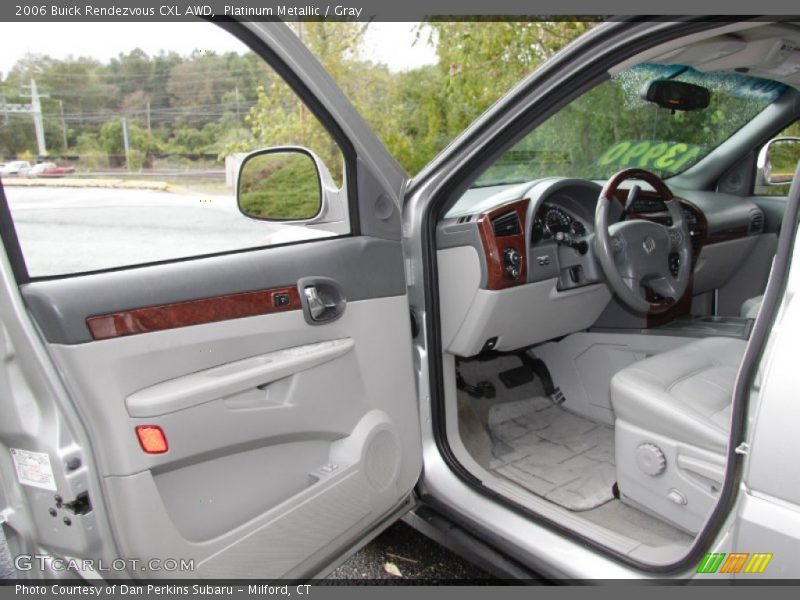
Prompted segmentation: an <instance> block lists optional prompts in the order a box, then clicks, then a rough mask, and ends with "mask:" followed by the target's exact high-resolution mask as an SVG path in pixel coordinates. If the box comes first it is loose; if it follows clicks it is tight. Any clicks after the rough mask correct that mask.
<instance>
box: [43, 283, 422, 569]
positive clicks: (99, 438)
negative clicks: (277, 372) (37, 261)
mask: <svg viewBox="0 0 800 600" xmlns="http://www.w3.org/2000/svg"><path fill="white" fill-rule="evenodd" d="M407 318H408V304H407V300H406V297H405V296H404V295H401V296H389V297H384V298H375V299H365V300H357V301H354V302H349V303H348V305H347V309H346V310H345V312H344V314H343V315H342V317H341V318H340V319H338V320H336V321H334V322H332V323H330V324H326V325H322V326H310V325H308V324H307V323H306V321H305V319H304V318H303V316H302V313H301V312H300V311H291V312H287V313H283V314H273V315H264V316H256V317H249V318H243V319H235V320H231V321H223V322H218V323H209V324H206V325H200V326H193V327H187V328H180V329H173V330H167V331H160V332H153V333H147V334H143V335H133V336H128V337H121V338H117V339H110V340H104V341H97V342H90V343H85V344H73V345H68V344H51V345H50V349H51V353H52V355H53V357H54V359H55V361H56V363H57V365H58V367H59V368H60V370H61V371H62V372H63V373H65V374H67V384H68V387H69V388H70V389H71V390H72V391H73V396H74V398H75V401H76V403H77V405H78V410H79V411H80V413H81V414H83V415H84V416H85V418H86V425H87V428H88V430H89V432H90V435H91V436H92V437H93V439H95V440H96V442H97V445H98V447H100V448H102V449H103V453H102V455H101V456H99V457H98V462H99V468H100V470H101V471H102V475H103V481H104V485H105V488H106V493H107V495H108V499H109V503H108V504H109V507H110V508H109V510H110V512H111V518H112V522H113V523H115V524H116V526H117V527H116V529H117V533H118V537H119V542H120V545H121V550H122V552H123V553H124V554H125V555H126V556H147V557H174V556H178V557H182V558H190V559H193V560H195V564H196V566H197V569H198V570H199V572H200V574H202V575H204V576H213V577H227V576H236V575H238V576H245V575H246V576H248V577H278V576H281V575H285V574H287V573H289V572H290V571H292V572H295V571H296V569H298V568H300V567H301V566H302V565H303V564H312V563H315V562H321V561H322V558H323V556H324V548H326V547H328V546H330V545H331V544H336V543H337V542H344V541H346V540H348V539H351V538H352V537H353V535H354V533H355V532H357V531H359V530H360V529H364V528H366V527H368V526H370V525H371V524H372V523H374V522H375V521H376V520H378V519H379V518H380V517H381V516H382V515H384V514H386V513H387V512H389V511H391V510H392V509H393V508H395V505H396V504H397V502H398V500H399V499H400V498H402V497H403V496H405V495H407V494H408V493H409V492H410V491H411V489H412V487H413V485H414V484H415V482H416V480H417V477H418V475H419V465H420V460H421V459H420V445H419V434H418V423H417V417H416V410H414V409H413V405H414V402H413V399H414V385H413V380H412V373H411V361H410V358H411V346H410V337H409V335H408V321H407ZM389 340H391V343H387V342H388V341H389ZM326 348H327V349H328V350H329V352H328V354H327V355H324V351H325V349H326ZM282 353H283V354H289V355H295V356H298V355H300V356H301V358H300V359H299V360H296V361H295V363H294V365H291V366H290V367H288V368H287V369H285V370H284V371H283V372H282V373H281V374H283V376H282V377H279V378H278V379H274V380H273V379H272V375H270V374H269V373H266V372H265V373H264V374H263V375H261V376H259V375H258V374H256V375H254V376H251V377H249V378H247V377H244V378H241V379H240V381H239V382H238V383H235V382H234V383H230V384H228V385H224V384H222V385H218V384H216V383H215V382H214V380H215V379H217V380H218V379H224V378H225V377H228V378H235V376H236V374H237V373H242V372H246V371H247V370H248V368H249V370H250V371H253V370H256V371H257V370H258V369H257V367H256V368H253V367H252V366H250V367H248V361H250V363H249V364H250V365H252V364H253V362H252V359H253V357H255V358H256V360H255V364H256V365H258V364H259V361H261V362H262V363H263V361H264V360H273V361H274V362H278V360H277V357H278V356H279V355H280V354H282ZM315 353H316V355H315ZM303 355H306V356H310V358H302V356H303ZM208 380H211V381H210V382H209V381H208ZM215 385H216V386H217V387H214V386H215ZM182 388H183V389H182ZM208 388H210V391H209V389H208ZM214 390H218V391H217V392H216V393H215V391H214ZM170 393H171V394H172V395H173V396H174V397H177V398H178V401H175V402H171V400H170ZM148 397H149V398H150V400H151V402H150V403H149V404H148V402H147V399H148ZM143 398H144V400H143ZM153 398H156V400H157V401H155V402H153V401H152V399H153ZM137 402H138V404H137ZM143 404H144V405H147V408H144V409H143V408H141V406H142V405H143ZM170 409H175V410H172V411H171V412H165V410H166V411H169V410H170ZM143 412H144V413H146V414H148V415H152V416H146V417H139V416H132V413H133V414H136V415H138V414H142V413H143ZM141 424H154V425H158V426H160V427H161V428H162V429H163V430H164V432H165V434H166V436H167V439H168V442H169V445H170V450H169V452H167V453H165V454H157V455H150V454H145V453H144V452H142V450H141V448H140V447H139V443H138V441H137V439H136V436H135V435H134V428H135V426H136V425H141ZM301 532H302V535H301ZM243 569H244V570H243ZM148 575H149V576H155V577H157V576H159V575H160V574H159V573H156V572H154V573H149V574H148ZM168 575H169V576H173V575H174V574H168Z"/></svg>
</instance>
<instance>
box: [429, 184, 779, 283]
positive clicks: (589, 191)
mask: <svg viewBox="0 0 800 600" xmlns="http://www.w3.org/2000/svg"><path fill="white" fill-rule="evenodd" d="M632 183H634V182H630V184H632ZM635 183H638V184H639V185H640V186H641V187H642V188H643V190H645V191H649V189H648V186H647V184H644V183H642V182H635ZM601 189H602V188H601V185H600V182H596V181H589V180H584V179H571V178H550V179H541V180H536V181H531V182H526V183H522V184H508V185H499V186H491V187H483V188H472V189H470V190H467V192H466V193H465V194H464V195H463V196H461V198H459V200H458V201H457V202H456V203H455V204H454V205H453V207H452V208H451V209H450V210H449V211H448V213H447V214H446V216H445V218H444V219H443V220H442V221H441V222H440V223H439V225H438V227H437V247H438V248H440V249H443V248H453V247H458V246H473V247H474V248H475V249H476V250H477V252H478V255H479V256H480V257H481V286H482V287H485V285H486V281H487V272H488V263H487V259H486V256H485V251H484V244H483V241H482V240H481V234H480V231H479V227H478V221H479V218H480V216H481V215H482V214H485V213H487V212H490V211H492V210H493V209H496V208H498V207H500V206H503V205H504V204H506V203H509V202H512V201H515V200H519V199H528V201H529V204H528V208H527V219H526V221H525V232H524V234H525V247H526V249H527V250H528V254H529V256H528V261H527V273H526V274H525V277H524V280H523V281H521V282H520V283H526V282H527V283H532V282H536V281H542V280H544V279H549V278H552V277H557V278H558V279H559V289H568V288H571V287H576V286H581V285H587V284H590V283H596V282H599V281H602V280H603V276H602V273H601V271H600V270H599V266H598V265H597V262H596V260H595V258H594V252H593V250H592V239H593V236H594V212H595V207H596V205H597V198H598V196H599V194H600V191H601ZM624 189H625V188H623V190H624ZM673 193H674V195H675V196H676V197H679V198H681V199H682V200H685V201H686V203H685V204H688V207H689V208H690V209H691V208H693V209H696V210H694V211H693V212H694V213H695V215H694V216H695V217H697V218H696V219H695V220H696V221H698V223H697V224H696V225H697V228H698V231H696V232H695V235H702V237H703V239H702V240H698V242H701V241H702V242H703V243H705V244H706V245H708V244H714V243H716V242H719V241H725V240H727V239H730V238H731V237H736V236H739V237H744V236H748V235H757V234H759V233H761V232H762V231H764V212H763V210H762V209H761V208H760V207H759V206H758V205H757V204H756V203H755V202H753V201H752V200H750V199H747V198H742V197H740V196H735V195H731V194H725V193H720V192H711V191H697V190H683V189H679V188H674V189H673ZM553 209H555V210H553ZM616 211H617V214H618V215H619V214H620V213H621V205H620V206H619V207H618V208H616ZM554 212H555V213H559V212H560V213H562V214H563V215H565V216H566V217H567V218H568V219H569V221H570V223H577V224H579V226H580V228H581V229H582V231H578V232H575V231H572V232H568V234H569V237H570V238H571V239H572V241H578V242H580V241H585V242H586V245H587V248H586V251H585V252H580V251H577V250H576V249H575V248H574V247H571V246H569V245H567V244H564V243H558V242H556V240H555V239H554V235H553V234H554V233H555V232H554V231H553V223H548V222H547V221H546V220H547V218H548V215H550V214H552V213H554ZM637 212H642V213H646V212H653V213H658V212H661V211H660V210H659V209H658V208H657V207H656V208H653V207H652V205H651V206H650V207H649V208H648V209H647V210H644V209H643V210H642V211H637ZM543 220H544V222H542V221H543ZM759 223H760V224H759ZM542 226H544V235H541V230H542ZM548 230H549V231H548ZM699 247H700V246H699V245H698V246H696V248H697V249H699Z"/></svg>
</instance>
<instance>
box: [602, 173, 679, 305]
mask: <svg viewBox="0 0 800 600" xmlns="http://www.w3.org/2000/svg"><path fill="white" fill-rule="evenodd" d="M629 179H637V180H639V181H644V182H645V183H648V184H649V185H650V186H651V187H652V188H653V189H654V190H655V192H656V193H657V194H658V196H659V198H660V199H661V200H663V201H664V204H665V205H666V207H667V210H668V211H669V215H670V217H671V219H672V224H671V225H662V224H660V223H654V222H653V221H647V220H644V219H633V220H629V221H621V222H619V223H613V224H611V225H609V212H610V209H611V206H612V202H616V201H617V197H616V192H617V190H618V189H619V186H620V184H622V182H624V181H627V180H629ZM594 233H595V235H594V247H595V252H596V253H597V258H598V260H599V262H600V266H601V267H602V269H603V272H604V273H605V276H606V281H607V282H608V284H609V285H610V286H611V289H612V290H613V291H614V292H615V293H616V295H617V297H618V298H619V299H620V301H621V302H623V303H624V304H625V305H627V306H628V308H630V309H631V310H633V311H635V312H637V313H641V314H658V313H662V312H665V311H667V310H669V309H670V308H672V306H673V305H674V304H675V303H676V302H677V301H678V300H679V299H680V298H681V297H682V296H683V294H684V293H685V292H686V288H687V286H688V285H689V276H690V269H691V264H692V260H691V258H692V246H691V239H690V237H689V230H688V228H687V226H686V220H685V219H684V217H683V212H682V211H681V207H680V203H679V202H678V201H677V200H676V199H675V198H674V196H673V195H672V192H671V191H670V189H669V188H668V187H667V185H666V184H665V183H664V182H663V181H662V180H661V179H660V178H659V177H658V176H657V175H655V174H653V173H651V172H650V171H645V170H643V169H624V170H622V171H619V172H618V173H616V174H614V175H613V176H612V177H611V178H610V179H609V180H608V181H607V182H606V184H605V186H604V187H603V190H602V191H601V192H600V197H599V198H598V200H597V209H596V211H595V215H594ZM670 255H677V259H678V272H677V275H673V274H672V271H671V269H670ZM673 260H674V258H673ZM648 291H649V292H650V293H649V294H648ZM653 293H654V294H656V295H657V296H655V297H656V298H657V299H656V300H653V297H654V296H653Z"/></svg>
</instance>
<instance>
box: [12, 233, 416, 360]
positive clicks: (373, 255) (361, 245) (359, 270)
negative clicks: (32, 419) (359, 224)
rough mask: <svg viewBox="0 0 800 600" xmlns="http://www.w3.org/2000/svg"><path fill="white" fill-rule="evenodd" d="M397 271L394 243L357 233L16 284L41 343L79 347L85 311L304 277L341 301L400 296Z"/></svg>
mask: <svg viewBox="0 0 800 600" xmlns="http://www.w3.org/2000/svg"><path fill="white" fill-rule="evenodd" d="M367 273H368V274H369V276H365V274H367ZM402 273H403V249H402V246H401V244H400V242H393V241H387V240H382V239H379V238H370V237H364V236H359V237H351V238H344V239H337V240H320V241H315V242H313V243H307V244H302V245H300V246H284V247H278V248H265V249H263V250H254V251H249V252H239V253H236V254H228V255H223V256H214V257H209V258H204V259H192V260H187V261H182V262H174V263H167V264H162V265H153V266H147V267H140V268H135V269H125V270H120V271H112V272H107V273H97V274H94V275H86V276H81V277H69V278H65V279H53V280H50V281H46V280H43V281H35V282H33V283H29V284H25V285H23V286H22V287H21V289H22V294H23V297H24V298H25V302H26V304H27V305H28V306H29V307H30V310H31V311H32V313H33V315H34V317H35V318H36V321H37V323H38V324H39V327H40V328H41V329H42V332H43V333H44V335H45V337H46V338H47V340H48V341H50V342H56V343H60V344H79V343H85V342H90V341H91V340H92V336H91V334H90V332H89V329H88V327H87V325H86V319H87V318H88V317H91V316H93V315H103V314H110V313H115V312H118V311H125V310H132V309H138V308H144V307H150V306H161V305H166V304H173V303H177V302H185V301H189V300H195V299H203V298H213V297H219V296H225V295H228V294H234V293H241V292H248V291H255V290H262V289H271V288H277V287H281V286H292V285H295V284H296V283H297V281H298V280H299V279H301V278H303V277H308V276H326V277H330V278H332V279H334V280H335V281H337V282H338V283H339V284H340V285H341V286H342V287H343V289H344V291H345V293H346V295H347V300H348V301H354V300H363V299H367V298H381V297H385V296H397V295H402V294H404V293H405V280H404V278H403V275H402Z"/></svg>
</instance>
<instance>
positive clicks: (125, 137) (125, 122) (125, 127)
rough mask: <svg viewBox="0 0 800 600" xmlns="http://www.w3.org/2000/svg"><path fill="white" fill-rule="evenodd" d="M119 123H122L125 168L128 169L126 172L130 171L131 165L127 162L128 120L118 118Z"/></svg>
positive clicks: (128, 148)
mask: <svg viewBox="0 0 800 600" xmlns="http://www.w3.org/2000/svg"><path fill="white" fill-rule="evenodd" d="M120 122H121V123H122V144H123V145H124V146H125V167H126V168H127V169H128V171H130V170H131V163H130V161H129V157H130V147H129V144H128V119H126V118H125V117H120Z"/></svg>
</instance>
